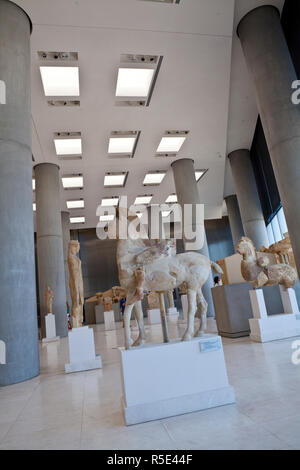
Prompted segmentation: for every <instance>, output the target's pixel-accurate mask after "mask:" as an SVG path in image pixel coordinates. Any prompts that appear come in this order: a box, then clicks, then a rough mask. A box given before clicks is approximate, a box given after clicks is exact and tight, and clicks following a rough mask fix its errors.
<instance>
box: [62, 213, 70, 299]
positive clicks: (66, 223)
mask: <svg viewBox="0 0 300 470" xmlns="http://www.w3.org/2000/svg"><path fill="white" fill-rule="evenodd" d="M61 227H62V237H63V250H64V267H65V282H66V300H67V302H68V304H69V306H70V308H71V296H70V287H69V279H70V275H69V266H68V250H69V241H70V213H69V212H67V211H63V212H62V213H61Z"/></svg>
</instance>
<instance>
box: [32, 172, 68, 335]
mask: <svg viewBox="0 0 300 470" xmlns="http://www.w3.org/2000/svg"><path fill="white" fill-rule="evenodd" d="M35 184H36V189H35V192H36V227H37V257H38V274H39V293H40V312H41V320H42V333H43V334H45V315H46V314H47V311H46V310H47V309H46V304H45V288H46V285H47V284H49V286H50V287H51V289H52V290H53V292H54V301H53V312H52V313H53V314H54V315H55V322H56V333H57V335H58V336H67V333H68V328H67V313H66V312H67V309H66V284H65V268H64V252H63V241H62V226H61V214H60V197H59V193H60V184H59V167H58V166H57V165H55V164H53V163H40V164H39V165H36V166H35Z"/></svg>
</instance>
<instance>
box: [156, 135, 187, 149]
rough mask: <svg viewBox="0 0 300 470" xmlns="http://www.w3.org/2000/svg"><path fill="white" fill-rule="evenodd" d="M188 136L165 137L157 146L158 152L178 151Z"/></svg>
mask: <svg viewBox="0 0 300 470" xmlns="http://www.w3.org/2000/svg"><path fill="white" fill-rule="evenodd" d="M185 139H186V137H185V136H181V137H176V136H174V137H163V138H162V139H161V141H160V144H159V146H158V148H157V153H166V152H170V153H178V152H179V150H180V149H181V147H182V145H183V143H184V141H185Z"/></svg>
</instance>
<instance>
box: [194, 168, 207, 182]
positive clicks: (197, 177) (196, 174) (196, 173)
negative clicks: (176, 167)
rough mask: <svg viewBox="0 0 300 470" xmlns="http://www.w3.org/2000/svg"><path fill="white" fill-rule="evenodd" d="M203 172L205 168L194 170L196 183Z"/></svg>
mask: <svg viewBox="0 0 300 470" xmlns="http://www.w3.org/2000/svg"><path fill="white" fill-rule="evenodd" d="M204 173H205V170H196V171H195V178H196V181H197V183H198V181H199V180H200V178H201V177H202V176H203V175H204Z"/></svg>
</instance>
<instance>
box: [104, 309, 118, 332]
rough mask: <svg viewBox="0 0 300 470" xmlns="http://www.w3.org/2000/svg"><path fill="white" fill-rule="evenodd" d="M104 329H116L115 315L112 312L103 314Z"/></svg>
mask: <svg viewBox="0 0 300 470" xmlns="http://www.w3.org/2000/svg"><path fill="white" fill-rule="evenodd" d="M104 327H105V329H106V330H115V329H116V323H115V313H114V311H113V310H110V311H109V312H104Z"/></svg>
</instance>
